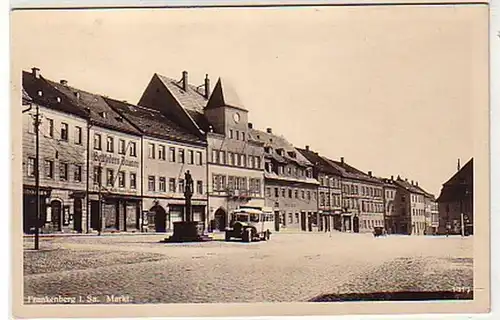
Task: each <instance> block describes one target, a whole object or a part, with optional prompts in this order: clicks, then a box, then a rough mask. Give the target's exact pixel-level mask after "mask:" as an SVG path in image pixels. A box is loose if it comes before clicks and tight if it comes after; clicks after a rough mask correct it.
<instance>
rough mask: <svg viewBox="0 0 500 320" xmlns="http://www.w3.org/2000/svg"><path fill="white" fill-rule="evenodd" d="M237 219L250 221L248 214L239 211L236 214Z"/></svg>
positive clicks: (235, 218)
mask: <svg viewBox="0 0 500 320" xmlns="http://www.w3.org/2000/svg"><path fill="white" fill-rule="evenodd" d="M234 220H235V221H240V222H248V214H242V213H238V214H235V215H234Z"/></svg>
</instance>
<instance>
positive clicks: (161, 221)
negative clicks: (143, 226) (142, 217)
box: [150, 205, 167, 232]
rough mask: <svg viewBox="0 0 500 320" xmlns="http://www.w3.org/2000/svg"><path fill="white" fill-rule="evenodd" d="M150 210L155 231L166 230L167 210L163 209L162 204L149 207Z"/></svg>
mask: <svg viewBox="0 0 500 320" xmlns="http://www.w3.org/2000/svg"><path fill="white" fill-rule="evenodd" d="M150 211H152V212H154V220H155V231H156V232H166V231H167V227H166V226H167V212H166V211H165V209H163V207H162V206H160V205H156V206H154V207H152V208H151V210H150Z"/></svg>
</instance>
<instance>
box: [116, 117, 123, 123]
mask: <svg viewBox="0 0 500 320" xmlns="http://www.w3.org/2000/svg"><path fill="white" fill-rule="evenodd" d="M115 119H116V121H118V122H123V118H122V117H116V118H115Z"/></svg>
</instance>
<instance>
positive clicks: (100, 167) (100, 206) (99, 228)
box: [97, 163, 102, 236]
mask: <svg viewBox="0 0 500 320" xmlns="http://www.w3.org/2000/svg"><path fill="white" fill-rule="evenodd" d="M98 168H99V171H98V172H99V173H98V179H99V197H98V202H99V214H98V216H99V224H98V233H97V235H99V236H100V235H101V231H102V192H101V189H102V166H101V163H99V167H98Z"/></svg>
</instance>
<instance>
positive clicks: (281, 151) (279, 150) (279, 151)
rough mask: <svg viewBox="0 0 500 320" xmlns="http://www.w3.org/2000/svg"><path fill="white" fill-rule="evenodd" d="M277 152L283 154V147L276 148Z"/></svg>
mask: <svg viewBox="0 0 500 320" xmlns="http://www.w3.org/2000/svg"><path fill="white" fill-rule="evenodd" d="M276 152H277V153H278V155H280V156H282V155H283V149H281V148H279V149H276Z"/></svg>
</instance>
